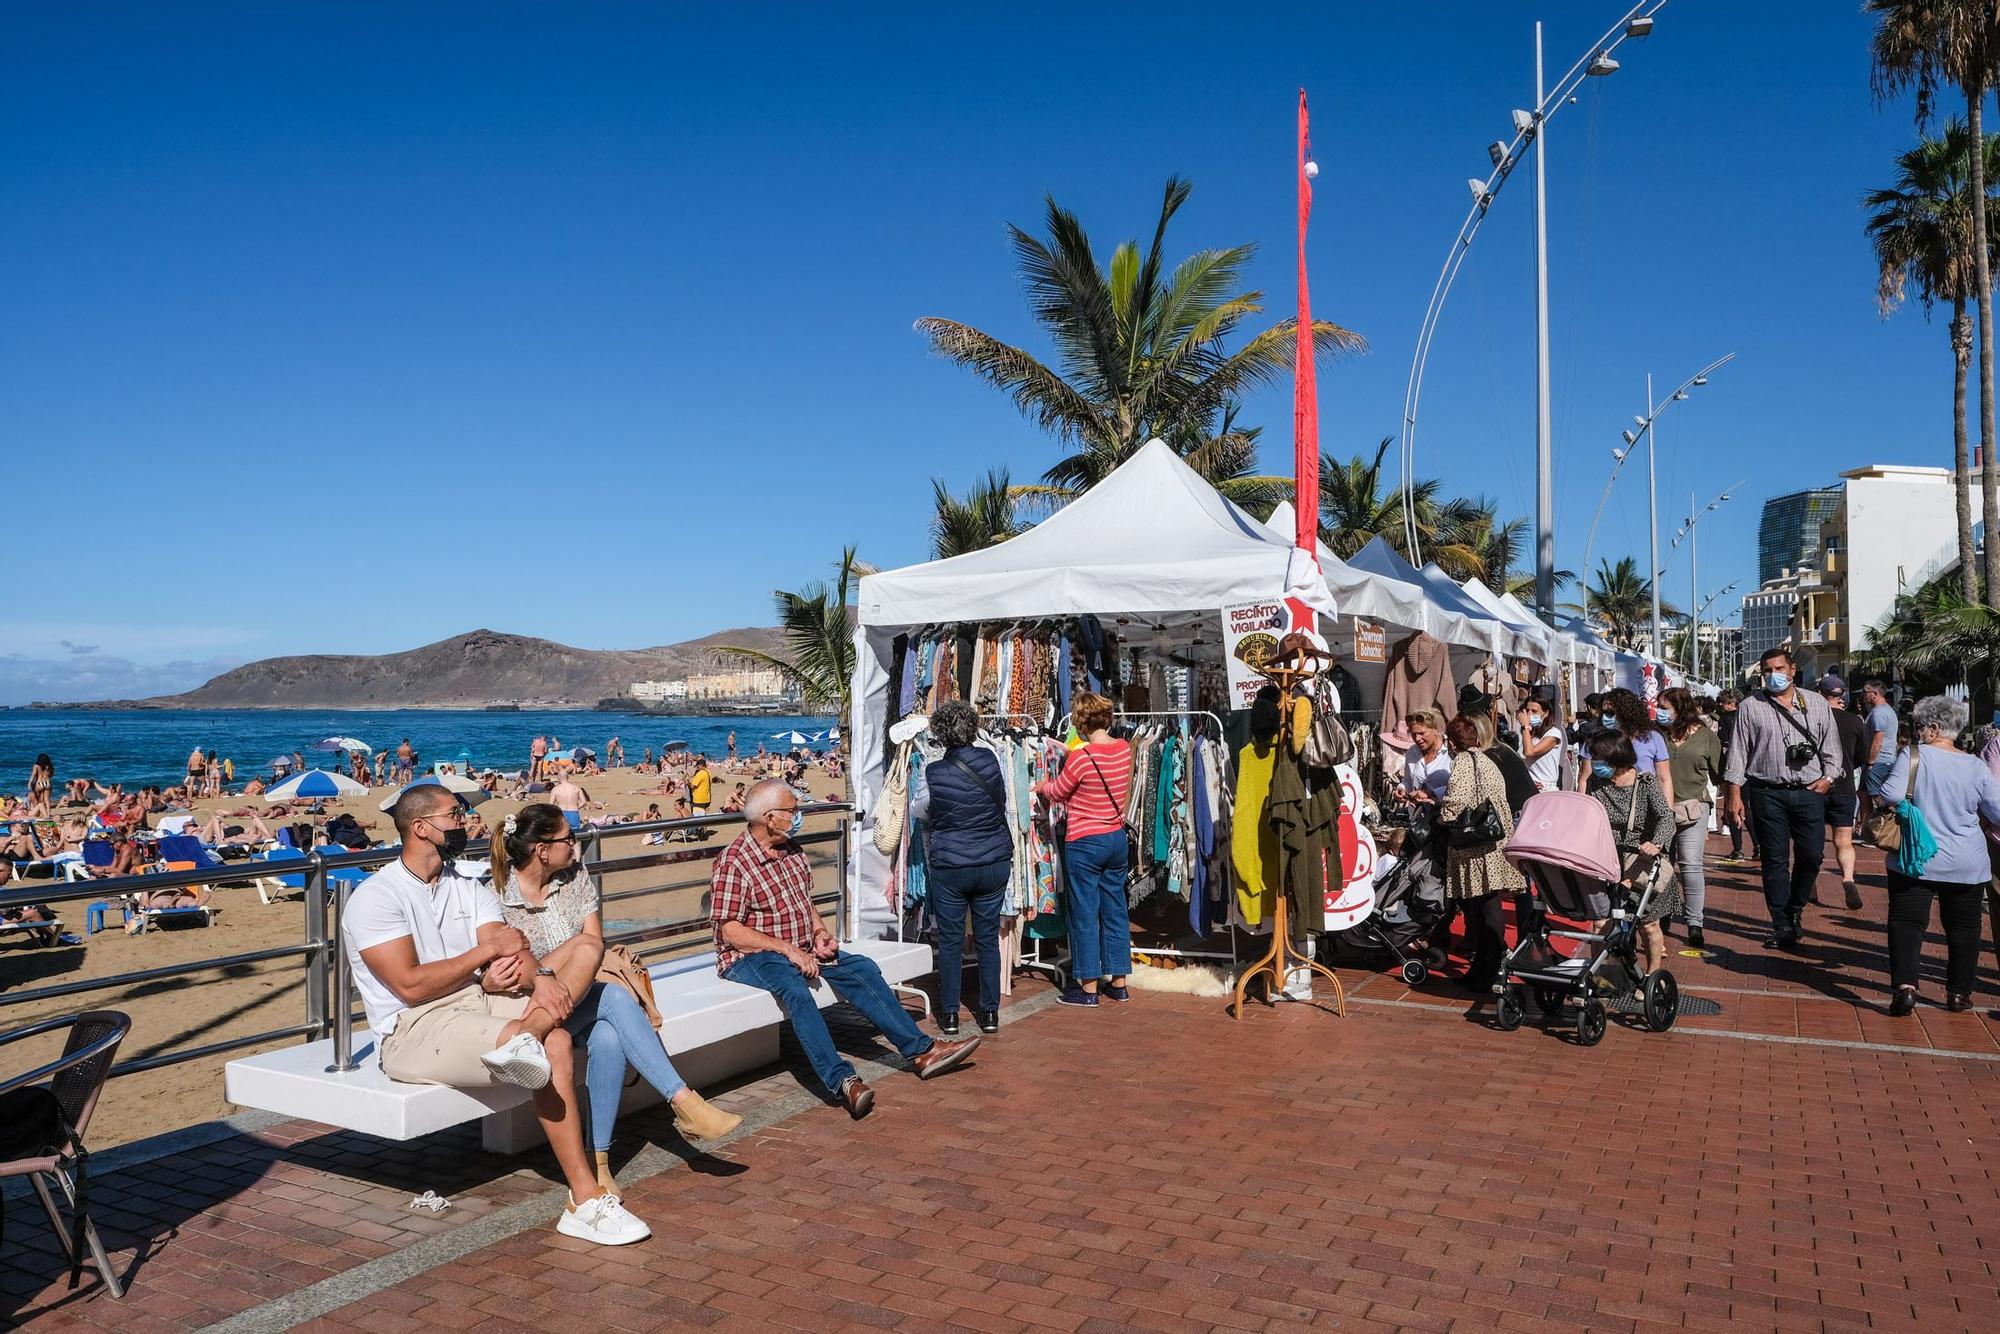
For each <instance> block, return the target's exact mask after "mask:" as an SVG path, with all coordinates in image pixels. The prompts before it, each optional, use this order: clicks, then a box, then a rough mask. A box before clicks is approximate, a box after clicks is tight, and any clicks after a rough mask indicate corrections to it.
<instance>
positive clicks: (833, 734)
mask: <svg viewBox="0 0 2000 1334" xmlns="http://www.w3.org/2000/svg"><path fill="white" fill-rule="evenodd" d="M826 739H827V740H828V741H839V740H840V729H839V728H838V727H829V728H828V729H827V732H826Z"/></svg>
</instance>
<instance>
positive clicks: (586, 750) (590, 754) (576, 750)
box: [569, 746, 597, 760]
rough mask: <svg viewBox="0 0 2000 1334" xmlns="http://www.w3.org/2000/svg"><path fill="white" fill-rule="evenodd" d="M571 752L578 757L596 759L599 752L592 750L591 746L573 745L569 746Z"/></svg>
mask: <svg viewBox="0 0 2000 1334" xmlns="http://www.w3.org/2000/svg"><path fill="white" fill-rule="evenodd" d="M569 753H570V754H571V755H573V756H575V757H576V758H577V759H589V760H594V759H596V758H597V752H596V751H594V750H592V749H591V748H590V747H589V746H571V747H570V748H569Z"/></svg>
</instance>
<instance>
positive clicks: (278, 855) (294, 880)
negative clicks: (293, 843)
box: [251, 831, 307, 903]
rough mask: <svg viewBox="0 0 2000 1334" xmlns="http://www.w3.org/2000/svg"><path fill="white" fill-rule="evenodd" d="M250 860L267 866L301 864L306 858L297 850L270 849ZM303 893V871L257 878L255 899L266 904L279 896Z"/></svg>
mask: <svg viewBox="0 0 2000 1334" xmlns="http://www.w3.org/2000/svg"><path fill="white" fill-rule="evenodd" d="M285 832H289V831H285ZM251 860H252V861H257V862H264V863H267V864H268V863H270V862H303V861H306V860H307V857H306V854H305V853H303V852H300V851H299V850H298V849H297V848H272V849H271V850H270V851H269V852H260V853H258V854H257V855H256V856H255V857H253V858H252V859H251ZM305 892H306V877H305V872H303V871H298V872H294V873H292V874H289V875H260V876H258V877H257V897H258V898H260V899H262V900H264V902H266V903H270V902H272V901H273V900H274V899H276V898H278V897H279V896H281V895H285V894H303V893H305Z"/></svg>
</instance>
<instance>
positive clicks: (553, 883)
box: [493, 802, 742, 1196]
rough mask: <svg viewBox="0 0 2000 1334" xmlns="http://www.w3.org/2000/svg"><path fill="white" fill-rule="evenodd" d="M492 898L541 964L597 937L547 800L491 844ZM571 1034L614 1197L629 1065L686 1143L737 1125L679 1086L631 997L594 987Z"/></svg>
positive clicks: (602, 1182)
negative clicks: (668, 1111) (667, 1108)
mask: <svg viewBox="0 0 2000 1334" xmlns="http://www.w3.org/2000/svg"><path fill="white" fill-rule="evenodd" d="M493 892H494V893H495V894H497V895H499V897H500V912H501V915H502V916H503V917H504V918H505V919H506V922H507V925H509V926H511V927H513V928H514V929H515V930H517V931H519V932H520V933H521V934H522V935H524V936H526V937H527V939H528V948H529V949H530V950H532V951H533V952H534V955H535V957H536V958H538V959H539V958H542V957H544V956H546V955H547V954H549V953H550V952H551V951H553V950H555V949H557V948H559V947H560V946H561V945H562V944H563V943H564V942H565V941H568V940H571V939H573V938H575V937H576V936H579V935H589V936H595V937H596V938H597V939H598V940H600V941H602V940H603V939H604V921H603V917H602V916H601V915H600V913H599V911H598V900H597V886H596V884H595V883H594V882H593V881H592V880H591V878H590V872H589V871H588V870H587V869H585V867H584V865H583V862H582V859H581V858H579V857H578V855H577V851H576V832H575V831H574V830H572V829H571V828H570V827H569V821H568V820H567V819H566V818H564V815H563V812H562V811H561V810H560V809H558V808H557V807H555V806H553V805H551V804H549V803H547V802H536V803H534V804H532V805H529V806H524V807H522V808H521V810H520V811H519V812H518V813H517V814H514V815H510V816H508V817H507V818H506V820H505V821H503V822H502V823H501V826H500V831H499V837H497V838H496V839H495V840H494V841H493ZM566 1027H568V1028H569V1029H570V1031H571V1032H573V1033H575V1034H576V1035H577V1036H578V1037H580V1038H582V1039H584V1043H585V1049H586V1050H587V1051H588V1052H589V1054H590V1062H589V1069H588V1071H587V1072H586V1075H585V1079H584V1087H585V1089H586V1090H587V1092H588V1094H589V1098H588V1102H589V1107H590V1134H591V1148H592V1150H593V1151H594V1153H595V1156H596V1160H597V1183H598V1185H599V1187H600V1188H601V1189H602V1190H603V1191H604V1192H605V1193H606V1194H607V1195H612V1196H617V1195H618V1194H619V1190H618V1183H617V1182H615V1181H614V1180H612V1177H611V1133H612V1130H613V1128H614V1127H615V1126H616V1124H617V1121H618V1100H619V1097H620V1096H621V1095H622V1094H623V1093H624V1090H625V1067H626V1065H627V1064H628V1063H629V1064H630V1065H631V1067H632V1068H633V1069H634V1070H637V1071H638V1072H639V1074H640V1076H641V1077H643V1078H644V1079H645V1081H646V1082H647V1083H649V1084H651V1085H652V1086H653V1087H654V1088H655V1089H657V1090H658V1091H659V1094H660V1096H661V1097H663V1098H665V1099H667V1101H668V1102H670V1103H672V1104H673V1109H674V1126H675V1128H677V1129H678V1130H679V1131H680V1132H681V1134H682V1135H683V1136H685V1137H686V1138H687V1139H689V1140H704V1139H715V1138H717V1137H719V1136H722V1135H726V1134H728V1133H729V1132H730V1131H732V1130H734V1129H735V1128H736V1126H737V1123H738V1122H740V1121H741V1120H742V1118H741V1117H739V1116H735V1115H732V1114H731V1113H728V1112H725V1111H722V1110H720V1109H719V1108H716V1107H711V1106H710V1105H709V1104H708V1103H707V1102H706V1101H705V1100H703V1098H702V1096H701V1095H700V1094H699V1093H696V1092H695V1091H694V1090H693V1089H691V1088H689V1087H688V1086H687V1081H685V1080H683V1079H682V1078H681V1077H680V1075H679V1074H678V1073H677V1072H676V1071H675V1070H674V1066H673V1062H672V1061H670V1060H668V1059H667V1051H666V1048H665V1047H664V1046H662V1045H661V1043H660V1035H659V1034H658V1033H657V1032H656V1031H655V1030H654V1028H653V1023H652V1021H651V1020H650V1019H648V1018H647V1016H646V1011H645V1009H644V1007H643V1006H641V1004H640V1003H639V1000H638V998H637V997H635V996H634V995H633V994H632V993H631V992H630V991H628V990H626V988H625V987H624V986H623V985H621V984H619V983H617V982H604V981H600V982H598V983H597V984H596V985H595V986H593V987H592V988H591V989H590V994H589V995H588V996H586V997H583V998H581V1000H580V1001H579V1003H578V1005H577V1006H576V1008H575V1009H574V1010H573V1011H571V1014H570V1020H569V1023H568V1024H567V1025H566Z"/></svg>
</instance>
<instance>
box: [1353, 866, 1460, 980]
mask: <svg viewBox="0 0 2000 1334" xmlns="http://www.w3.org/2000/svg"><path fill="white" fill-rule="evenodd" d="M1443 916H1444V878H1443V877H1442V876H1441V875H1439V874H1438V869H1437V859H1436V858H1434V857H1432V856H1431V855H1430V853H1429V851H1428V850H1422V849H1420V850H1418V851H1417V852H1415V853H1414V854H1412V855H1410V856H1408V857H1404V858H1401V859H1399V860H1398V861H1397V863H1396V865H1395V866H1393V867H1391V868H1390V870H1389V872H1388V874H1387V875H1384V876H1383V877H1382V878H1381V879H1379V880H1377V881H1376V882H1375V908H1374V911H1372V912H1370V913H1369V914H1368V916H1366V917H1364V918H1362V919H1361V920H1360V921H1359V922H1356V923H1355V924H1354V925H1353V926H1351V927H1349V928H1348V929H1347V930H1345V931H1342V932H1340V933H1339V937H1340V939H1341V941H1343V942H1345V943H1346V944H1349V945H1351V946H1353V947H1355V948H1356V949H1359V950H1362V951H1365V952H1367V953H1371V954H1380V953H1387V954H1391V955H1394V956H1395V957H1396V958H1397V959H1400V960H1401V961H1402V975H1403V981H1404V982H1406V983H1408V984H1409V985H1410V986H1413V987H1416V986H1422V985H1423V983H1424V979H1426V978H1428V977H1429V976H1430V975H1431V968H1430V963H1429V962H1428V960H1427V959H1426V958H1425V953H1426V950H1427V948H1428V946H1429V944H1430V938H1431V932H1432V931H1433V930H1435V929H1436V927H1437V924H1438V921H1439V919H1441V918H1442V917H1443Z"/></svg>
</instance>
